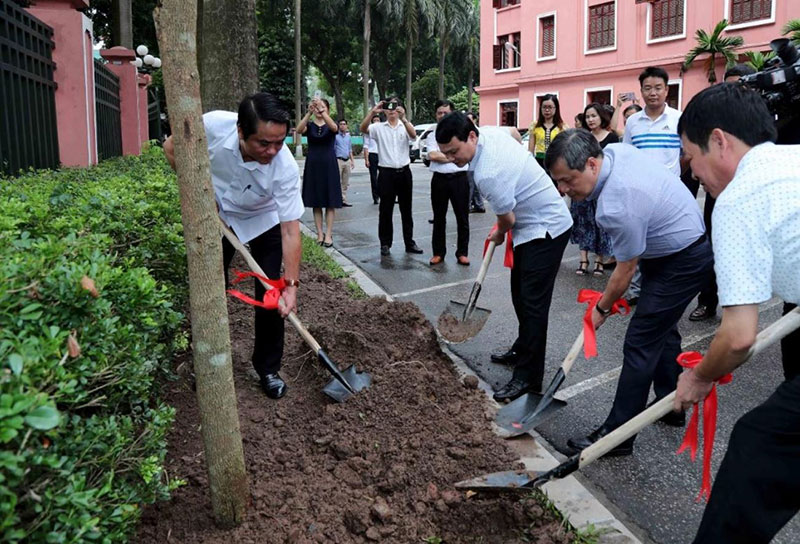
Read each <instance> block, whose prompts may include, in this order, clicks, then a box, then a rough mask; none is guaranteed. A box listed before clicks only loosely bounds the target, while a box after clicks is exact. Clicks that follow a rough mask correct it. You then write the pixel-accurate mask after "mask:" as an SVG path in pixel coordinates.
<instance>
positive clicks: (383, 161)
mask: <svg viewBox="0 0 800 544" xmlns="http://www.w3.org/2000/svg"><path fill="white" fill-rule="evenodd" d="M369 136H370V138H372V139H373V140H375V143H376V144H377V145H378V166H383V167H384V168H402V167H404V166H408V165H409V164H410V163H411V157H410V155H409V152H408V144H409V143H410V138H409V137H408V132H406V127H405V124H404V123H403V122H402V121H399V120H398V121H397V125H395V126H394V127H392V125H390V124H389V121H384V122H383V123H372V124H371V125H370V126H369Z"/></svg>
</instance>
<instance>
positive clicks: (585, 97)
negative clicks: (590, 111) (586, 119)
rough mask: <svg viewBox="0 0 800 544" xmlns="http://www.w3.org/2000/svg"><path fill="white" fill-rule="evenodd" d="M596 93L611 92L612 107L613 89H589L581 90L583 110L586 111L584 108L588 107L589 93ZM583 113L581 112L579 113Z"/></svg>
mask: <svg viewBox="0 0 800 544" xmlns="http://www.w3.org/2000/svg"><path fill="white" fill-rule="evenodd" d="M598 91H610V92H611V102H609V104H611V105H612V106H613V105H614V87H613V86H611V87H589V88H588V89H584V90H583V109H586V106H588V105H589V93H596V92H598ZM581 113H583V112H581Z"/></svg>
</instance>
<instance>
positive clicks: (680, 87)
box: [667, 79, 683, 111]
mask: <svg viewBox="0 0 800 544" xmlns="http://www.w3.org/2000/svg"><path fill="white" fill-rule="evenodd" d="M670 85H678V111H683V109H682V108H683V80H682V79H670V80H668V81H667V93H669V86H670Z"/></svg>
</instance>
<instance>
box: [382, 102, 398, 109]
mask: <svg viewBox="0 0 800 544" xmlns="http://www.w3.org/2000/svg"><path fill="white" fill-rule="evenodd" d="M383 109H385V110H396V109H397V102H385V103H384V105H383Z"/></svg>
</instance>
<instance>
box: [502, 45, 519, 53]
mask: <svg viewBox="0 0 800 544" xmlns="http://www.w3.org/2000/svg"><path fill="white" fill-rule="evenodd" d="M505 48H506V51H513V52H514V53H516V54H517V55H519V54H520V52H519V49H517V46H515V45H514V44H513V43H511V42H506V43H505Z"/></svg>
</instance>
